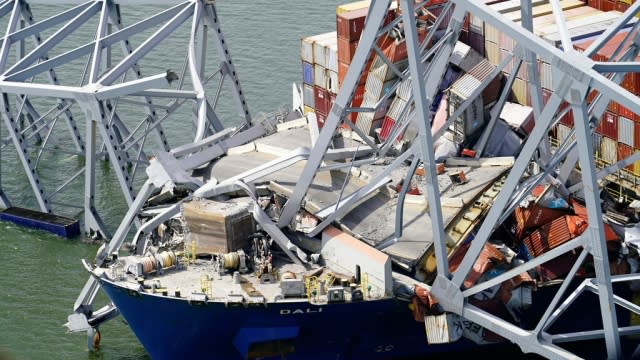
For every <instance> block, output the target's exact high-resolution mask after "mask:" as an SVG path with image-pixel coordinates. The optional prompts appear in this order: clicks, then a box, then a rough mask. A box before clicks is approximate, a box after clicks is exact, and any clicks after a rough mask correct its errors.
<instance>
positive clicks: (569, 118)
mask: <svg viewBox="0 0 640 360" xmlns="http://www.w3.org/2000/svg"><path fill="white" fill-rule="evenodd" d="M560 124H563V125H567V126H568V127H573V110H569V111H567V112H566V113H565V114H564V115H562V117H561V118H560Z"/></svg>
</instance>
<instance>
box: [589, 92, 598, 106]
mask: <svg viewBox="0 0 640 360" xmlns="http://www.w3.org/2000/svg"><path fill="white" fill-rule="evenodd" d="M596 96H598V92H597V91H596V90H591V91H590V92H589V94H588V95H587V104H591V103H592V102H593V100H595V99H596Z"/></svg>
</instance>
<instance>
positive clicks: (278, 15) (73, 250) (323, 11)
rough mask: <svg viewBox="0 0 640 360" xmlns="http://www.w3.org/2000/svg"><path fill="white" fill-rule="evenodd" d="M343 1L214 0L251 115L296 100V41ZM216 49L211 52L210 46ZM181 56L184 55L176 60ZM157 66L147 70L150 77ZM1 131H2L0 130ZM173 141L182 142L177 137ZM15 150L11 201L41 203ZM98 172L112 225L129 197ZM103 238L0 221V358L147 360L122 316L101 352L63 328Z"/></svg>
mask: <svg viewBox="0 0 640 360" xmlns="http://www.w3.org/2000/svg"><path fill="white" fill-rule="evenodd" d="M345 2H346V1H336V0H324V1H322V2H318V1H312V0H295V1H266V0H255V1H254V0H223V1H217V2H216V3H217V8H218V14H219V16H220V21H221V24H222V27H223V30H224V33H225V36H226V40H227V43H228V45H229V48H230V51H231V54H232V57H233V60H234V63H235V65H236V69H237V72H238V74H239V77H240V81H241V84H242V88H243V90H244V93H245V95H246V98H247V103H248V104H249V107H250V111H251V112H252V114H254V115H255V114H258V113H259V112H261V111H264V112H271V111H273V110H275V109H276V108H277V107H278V106H280V105H287V107H290V105H291V84H292V83H293V82H301V81H302V72H301V71H302V70H301V63H300V39H301V38H303V37H306V36H310V35H315V34H319V33H323V32H327V31H334V30H335V7H336V5H339V4H342V3H345ZM65 8H68V7H65ZM59 9H61V7H55V6H41V5H33V11H34V14H35V19H36V20H38V19H43V18H45V17H47V16H51V15H53V14H55V13H57V12H59ZM157 9H158V8H155V9H149V8H147V7H142V6H137V7H133V8H132V7H131V6H123V16H124V19H125V24H128V23H131V22H133V21H136V20H140V19H142V17H143V16H147V14H148V13H149V11H150V10H153V11H155V12H157ZM127 20H129V22H128V23H127V22H126V21H127ZM2 28H4V27H2ZM134 45H136V43H135V42H134ZM163 45H165V46H167V48H169V49H170V48H171V47H172V46H173V45H178V44H171V43H170V42H168V43H167V44H163ZM69 46H73V44H69ZM210 49H211V50H213V46H212V47H210ZM168 60H169V59H167V58H165V57H162V56H161V57H156V59H155V60H154V61H156V62H157V63H151V64H149V66H150V67H152V68H153V67H155V69H156V70H158V71H161V70H162V69H165V68H167V67H168V66H169V65H167V64H168V63H170V62H169V61H168ZM181 61H182V59H178V60H177V61H176V64H180V63H181ZM147 69H148V67H147ZM152 73H154V72H153V71H149V70H147V72H146V75H150V74H152ZM223 120H224V121H226V122H227V123H229V122H231V121H232V120H229V119H228V118H227V119H226V120H225V119H223ZM2 125H4V124H2ZM187 128H188V127H187ZM188 130H189V129H187V130H185V127H184V126H181V125H180V124H173V125H167V126H166V132H167V133H169V134H171V136H172V138H174V139H178V140H179V139H186V138H188V136H189V134H190V131H188ZM0 133H2V134H4V135H3V136H6V131H5V129H4V128H3V129H2V131H0ZM172 145H174V146H175V145H177V143H175V142H172ZM12 155H14V154H12V149H11V148H5V149H3V151H2V164H1V165H2V167H1V169H0V170H1V174H0V175H1V176H2V187H3V189H4V190H5V191H6V192H7V194H8V196H9V198H10V199H11V201H12V202H13V205H16V206H24V207H30V208H34V209H35V208H36V207H35V204H34V202H33V200H32V199H31V198H32V195H30V194H31V189H30V188H29V187H28V184H27V182H26V181H25V177H24V175H22V174H21V172H22V168H21V167H20V164H19V163H17V162H15V160H14V159H15V156H13V157H12ZM81 163H82V161H81V159H78V158H77V157H75V156H71V155H64V156H63V155H61V156H60V158H59V159H56V160H55V161H51V160H50V161H49V163H47V162H45V163H43V164H42V165H41V166H42V168H43V172H44V171H46V170H47V169H48V170H56V171H54V174H56V176H60V178H61V179H64V177H65V176H68V175H69V174H70V173H72V171H73V170H74V169H77V167H78V165H79V164H81ZM16 167H18V169H17V171H18V172H16ZM58 169H60V170H61V171H57V170H58ZM99 170H100V171H99V172H98V174H99V175H98V177H99V180H98V181H99V182H100V184H99V185H98V189H99V190H98V191H99V192H100V194H103V195H102V196H101V197H99V199H98V200H97V204H96V206H97V207H98V208H99V209H100V211H101V213H102V214H106V216H105V219H104V220H105V221H106V222H107V226H108V228H109V229H110V230H111V231H112V232H113V231H114V230H115V227H116V226H117V224H118V223H119V220H120V218H121V217H122V215H123V214H124V210H125V206H124V201H123V200H122V199H121V198H120V197H121V196H120V195H119V194H120V190H119V187H118V184H117V182H116V181H114V179H115V176H114V174H113V171H111V169H110V167H109V164H108V163H102V164H100V165H99ZM16 174H17V175H16ZM79 195H80V197H77V196H73V195H68V198H67V199H65V200H68V201H80V200H79V199H81V196H82V193H79ZM73 211H75V214H74V215H75V216H78V217H81V215H82V214H81V213H79V212H77V210H72V213H73ZM99 245H100V244H97V243H92V242H90V241H87V240H86V239H84V237H81V238H76V239H63V238H60V237H56V236H54V235H50V234H49V233H45V232H42V231H37V230H31V229H25V228H21V227H18V226H16V225H14V224H12V223H7V222H0V360H9V359H14V360H38V359H148V356H147V355H146V352H145V350H144V348H143V347H142V346H141V344H140V343H139V342H138V341H137V339H136V338H135V336H134V335H133V333H132V332H131V331H130V330H129V328H128V327H127V326H126V324H124V323H123V321H122V318H120V317H118V318H116V319H114V320H112V321H110V322H108V323H106V324H104V325H102V326H101V333H102V341H101V346H100V350H99V351H97V352H95V353H94V352H89V351H87V346H86V343H87V339H86V336H85V335H84V334H80V333H78V334H67V333H66V327H64V326H63V325H64V323H65V322H66V321H67V315H69V314H70V313H71V311H72V308H73V303H74V301H75V300H76V297H77V296H78V293H79V292H80V289H81V288H82V286H83V285H84V283H85V281H86V279H87V277H88V274H87V273H86V271H85V270H84V268H83V267H82V264H81V259H88V260H91V259H93V257H94V256H95V253H96V250H97V249H98V247H99ZM100 296H101V298H100V299H98V300H99V301H98V302H100V301H104V297H103V296H102V295H100Z"/></svg>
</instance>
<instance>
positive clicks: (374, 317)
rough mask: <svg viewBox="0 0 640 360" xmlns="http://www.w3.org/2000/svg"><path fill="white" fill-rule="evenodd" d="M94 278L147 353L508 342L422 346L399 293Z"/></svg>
mask: <svg viewBox="0 0 640 360" xmlns="http://www.w3.org/2000/svg"><path fill="white" fill-rule="evenodd" d="M99 281H100V284H101V287H102V289H103V290H104V291H105V293H106V294H107V296H108V297H109V298H110V299H111V300H112V301H113V303H114V304H115V305H116V307H117V308H118V310H119V311H120V313H121V315H122V316H123V317H124V319H125V320H126V322H127V323H128V325H129V327H130V328H131V329H132V331H133V332H134V333H135V335H136V336H137V338H138V340H139V341H140V342H141V344H142V345H143V346H144V347H145V349H146V350H147V352H148V353H149V355H150V356H151V357H152V358H153V359H176V358H179V359H196V358H198V359H201V358H207V359H210V358H215V359H229V360H232V359H255V358H260V359H282V358H283V355H282V354H285V357H286V359H305V360H306V359H322V360H325V359H402V358H412V359H416V358H422V357H424V356H429V357H431V358H443V357H444V356H445V355H453V354H455V353H461V352H467V351H470V350H473V351H475V352H478V353H485V354H489V355H490V354H492V353H493V352H496V351H497V352H496V353H499V352H500V351H504V350H505V349H507V351H509V350H508V349H513V347H514V345H513V344H511V343H509V342H508V341H505V342H497V343H493V344H489V345H479V344H477V343H475V342H473V341H471V340H469V339H467V338H465V337H462V338H461V339H460V340H458V341H456V342H453V343H450V344H429V343H428V342H427V339H426V333H425V327H424V324H423V323H421V322H417V321H415V320H414V318H413V314H412V312H411V311H410V309H409V308H408V304H409V303H408V302H406V301H402V300H398V299H391V298H390V299H383V300H375V301H361V302H345V303H332V304H326V305H315V304H310V303H309V302H307V301H295V302H276V303H269V304H267V305H266V306H255V307H252V306H227V305H225V303H224V302H218V301H215V302H214V301H208V302H206V303H204V302H197V303H196V302H190V301H189V300H188V299H186V298H176V297H172V296H161V295H158V294H151V293H140V292H137V291H133V290H129V289H126V288H123V287H121V286H118V285H117V284H114V283H112V282H111V281H109V280H105V279H99ZM616 288H617V290H618V291H616V292H617V293H618V295H622V296H623V297H625V298H628V297H630V292H629V289H628V288H627V287H624V286H616ZM620 290H622V291H620ZM554 292H555V290H554V291H553V292H547V291H540V292H536V293H535V295H534V304H536V306H534V307H533V308H531V309H530V310H529V311H527V314H526V316H527V317H530V319H536V318H538V317H539V316H540V315H541V314H542V313H543V312H544V310H545V308H546V304H548V303H549V301H550V300H551V297H550V295H551V294H552V293H554ZM598 306H599V305H598V300H597V297H595V296H592V297H587V298H586V299H585V300H582V301H581V303H580V304H579V306H577V307H576V310H574V311H570V312H568V313H567V314H566V315H567V316H566V317H563V319H562V321H561V322H560V323H559V324H557V325H558V326H554V328H555V331H559V332H571V331H584V330H589V329H593V328H594V327H597V328H601V326H602V323H601V321H600V319H599V317H598V316H585V314H589V313H591V312H592V311H594V310H595V309H598ZM525 322H526V321H525ZM629 323H630V319H629V317H628V316H622V317H621V316H620V314H618V324H619V325H620V326H625V325H628V324H629ZM534 325H535V323H532V326H534ZM555 331H553V332H555ZM628 342H629V339H623V345H624V346H623V351H624V353H625V357H624V358H629V356H630V353H631V352H633V350H634V349H635V347H636V345H637V343H635V341H634V340H631V342H633V343H632V344H629V343H628ZM625 344H626V345H625ZM574 345H577V346H578V347H574V346H570V348H572V351H573V352H574V353H576V354H582V355H581V356H585V357H591V356H590V355H593V354H596V353H598V354H601V355H602V356H604V357H606V353H605V352H603V351H605V349H604V348H603V343H601V342H599V341H593V342H589V341H583V342H578V344H574ZM516 351H517V349H516Z"/></svg>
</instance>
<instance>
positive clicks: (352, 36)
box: [336, 7, 369, 41]
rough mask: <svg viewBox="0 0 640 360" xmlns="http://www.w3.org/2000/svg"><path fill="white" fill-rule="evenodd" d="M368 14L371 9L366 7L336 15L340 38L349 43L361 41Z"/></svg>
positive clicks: (337, 30)
mask: <svg viewBox="0 0 640 360" xmlns="http://www.w3.org/2000/svg"><path fill="white" fill-rule="evenodd" d="M368 13H369V8H368V7H366V8H362V9H356V10H351V11H348V12H346V13H343V14H338V15H336V32H337V35H338V38H343V39H347V40H348V41H354V40H359V39H360V35H361V34H362V30H363V29H364V23H365V20H366V18H367V14H368Z"/></svg>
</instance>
